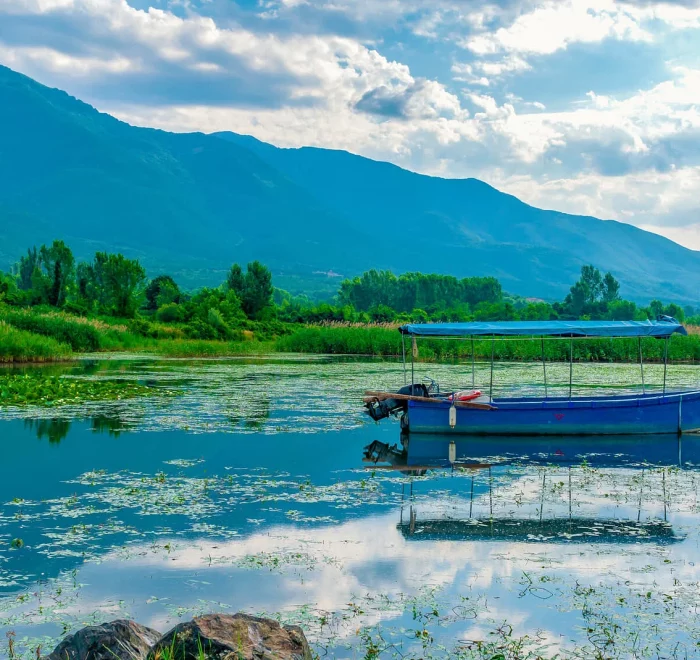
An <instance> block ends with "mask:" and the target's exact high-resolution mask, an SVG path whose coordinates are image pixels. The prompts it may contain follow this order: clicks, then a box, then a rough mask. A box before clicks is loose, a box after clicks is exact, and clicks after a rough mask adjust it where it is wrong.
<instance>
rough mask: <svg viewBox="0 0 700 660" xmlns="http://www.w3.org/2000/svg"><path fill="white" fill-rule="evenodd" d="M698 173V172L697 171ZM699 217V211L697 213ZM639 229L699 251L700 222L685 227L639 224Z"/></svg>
mask: <svg viewBox="0 0 700 660" xmlns="http://www.w3.org/2000/svg"><path fill="white" fill-rule="evenodd" d="M698 175H700V173H698ZM698 217H700V213H698ZM639 227H640V228H641V229H644V230H646V231H650V232H652V233H654V234H659V235H661V236H665V237H666V238H670V239H671V240H672V241H674V242H675V243H680V244H681V245H685V246H686V247H689V248H691V249H692V250H698V251H700V222H698V223H696V224H694V225H688V226H687V227H657V226H656V225H639Z"/></svg>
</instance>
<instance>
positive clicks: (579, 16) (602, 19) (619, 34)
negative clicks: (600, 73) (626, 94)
mask: <svg viewBox="0 0 700 660" xmlns="http://www.w3.org/2000/svg"><path fill="white" fill-rule="evenodd" d="M608 37H612V38H616V39H625V40H635V41H639V40H642V41H649V40H651V38H652V36H651V33H649V32H648V31H646V30H645V29H643V28H642V27H641V26H640V24H639V22H638V20H636V19H635V17H634V16H633V15H631V14H630V12H628V11H627V10H626V9H625V8H623V7H622V6H620V5H619V4H617V3H615V2H614V1H613V0H585V1H582V0H555V1H552V0H550V1H549V2H546V3H543V4H542V5H540V6H538V7H537V8H536V9H534V10H533V11H531V12H529V13H525V14H522V15H521V16H519V17H518V18H517V19H516V20H515V21H514V22H513V23H512V24H511V25H510V26H508V27H501V28H499V29H498V30H496V31H494V32H484V33H482V34H479V35H475V36H472V37H469V38H467V39H466V40H464V41H463V42H462V43H463V46H464V47H466V48H468V49H469V50H471V51H472V52H474V53H476V54H477V55H493V54H496V53H500V52H507V53H523V54H541V55H549V54H551V53H554V52H556V51H557V50H561V49H563V48H566V47H567V46H568V45H569V44H571V43H575V42H579V43H594V42H598V41H602V40H603V39H606V38H608Z"/></svg>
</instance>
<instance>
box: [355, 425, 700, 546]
mask: <svg viewBox="0 0 700 660" xmlns="http://www.w3.org/2000/svg"><path fill="white" fill-rule="evenodd" d="M364 461H365V462H366V463H368V464H371V466H372V469H373V470H376V469H377V468H382V467H383V468H384V469H394V470H398V471H400V472H401V473H402V474H405V475H410V476H413V477H422V476H426V475H427V474H428V472H429V471H431V470H432V471H435V473H434V475H433V476H435V477H436V478H440V475H441V474H442V475H443V476H444V477H447V478H449V477H450V476H459V477H461V479H460V480H458V481H451V482H449V483H447V484H446V488H445V490H444V491H443V495H442V496H438V497H424V496H423V497H422V496H421V494H420V492H419V490H420V485H421V482H422V481H423V480H421V479H409V480H408V481H407V482H405V483H404V484H403V486H402V506H401V514H400V520H399V523H398V525H397V528H398V529H399V530H400V532H401V534H402V535H403V536H404V537H405V538H406V539H407V540H410V541H419V540H424V541H437V540H444V541H503V542H526V543H537V542H540V543H596V544H598V543H616V544H620V543H623V544H624V543H652V544H669V543H676V542H678V541H681V540H682V539H683V538H685V534H684V533H683V532H678V531H676V530H674V529H673V527H672V525H671V522H672V521H670V520H669V510H668V506H667V504H668V499H669V498H668V493H669V492H671V490H672V489H673V488H674V487H676V486H678V484H675V483H674V482H673V480H674V479H676V478H677V477H676V474H675V473H677V472H678V471H677V469H676V468H682V469H683V470H692V469H695V468H696V466H700V438H698V437H692V436H684V437H682V438H678V437H677V436H670V437H668V438H665V437H658V436H657V437H655V438H650V437H649V436H641V437H619V438H616V437H607V438H595V439H593V438H582V437H558V438H543V437H533V438H522V437H519V438H513V439H509V438H499V439H495V438H490V439H485V438H483V437H473V438H461V439H459V440H458V441H457V442H454V437H453V436H451V437H445V436H426V435H420V436H415V435H414V436H408V435H403V436H402V438H401V442H400V444H395V445H391V446H390V445H387V444H386V443H382V442H378V441H375V442H373V443H372V444H370V445H368V446H367V447H365V451H364ZM665 468H673V469H672V470H668V469H665ZM681 474H682V473H681ZM433 488H434V484H433Z"/></svg>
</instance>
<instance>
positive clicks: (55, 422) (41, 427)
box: [24, 418, 71, 444]
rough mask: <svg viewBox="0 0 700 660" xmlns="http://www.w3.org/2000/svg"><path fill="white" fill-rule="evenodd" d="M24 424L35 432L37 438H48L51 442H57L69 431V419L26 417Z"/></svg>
mask: <svg viewBox="0 0 700 660" xmlns="http://www.w3.org/2000/svg"><path fill="white" fill-rule="evenodd" d="M24 426H25V427H26V428H28V429H31V430H32V431H34V433H36V437H37V439H39V440H44V439H46V440H48V441H49V442H50V443H52V444H54V443H55V444H58V443H59V442H61V440H63V439H64V438H65V437H66V436H67V435H68V432H69V431H70V427H71V423H70V420H67V419H60V418H52V419H26V420H24Z"/></svg>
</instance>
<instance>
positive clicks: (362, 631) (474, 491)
mask: <svg viewBox="0 0 700 660" xmlns="http://www.w3.org/2000/svg"><path fill="white" fill-rule="evenodd" d="M100 366H101V365H97V366H96V367H93V373H94V374H95V376H96V377H108V376H109V375H110V374H113V375H114V376H115V377H124V376H125V374H126V375H128V376H129V377H136V378H139V379H141V378H154V379H156V380H157V381H158V382H162V383H164V384H166V385H168V386H170V384H172V383H173V382H178V383H181V385H178V387H181V388H182V389H183V392H184V393H183V395H182V396H181V397H177V398H175V399H157V400H153V401H140V402H124V401H122V402H109V403H102V404H95V405H94V406H82V407H80V408H79V409H78V408H76V409H75V414H74V416H72V417H71V416H69V415H68V413H69V412H71V411H70V410H60V411H41V413H37V414H41V415H44V416H45V418H46V419H44V420H41V423H40V422H39V421H35V422H32V423H28V424H25V422H24V420H22V419H20V418H17V414H16V412H14V411H13V412H11V414H10V415H9V417H14V418H13V419H12V418H11V419H7V420H0V444H1V445H2V451H3V458H4V460H5V462H6V465H8V466H22V467H23V468H26V469H7V470H5V471H4V473H3V480H2V481H0V640H2V639H4V633H5V632H6V631H7V630H10V629H13V630H15V632H17V639H21V638H23V637H24V636H25V635H26V636H28V637H30V638H31V637H37V636H48V637H51V638H55V637H57V636H58V635H60V634H61V631H62V629H63V627H66V628H69V629H70V628H75V627H77V626H80V625H83V624H84V623H85V622H91V621H102V620H105V619H113V618H117V617H120V616H130V617H134V618H136V619H137V620H140V621H142V622H143V623H145V624H147V625H151V626H153V627H155V628H158V629H167V628H168V627H170V626H171V625H173V624H174V623H175V622H177V621H178V620H182V619H187V618H189V617H190V616H191V615H192V614H194V613H197V612H203V611H212V610H217V611H220V610H226V611H236V610H239V609H245V610H248V611H250V612H251V613H258V614H261V613H265V612H267V613H280V615H281V616H282V618H283V620H284V621H285V622H289V623H298V624H301V625H302V626H303V627H304V629H305V630H306V631H307V633H308V635H309V637H310V639H311V640H312V643H313V645H314V649H315V650H316V652H318V653H319V655H320V656H326V657H334V658H354V659H356V658H360V657H365V656H367V655H368V652H369V650H371V648H373V647H371V644H374V645H375V647H376V648H383V649H386V651H385V653H384V654H383V655H382V657H387V658H391V657H397V658H398V657H401V655H403V657H469V656H468V654H467V653H466V652H465V651H464V648H463V646H464V644H466V642H465V640H467V641H468V640H486V641H487V642H488V640H491V639H494V636H493V635H492V633H493V631H496V630H498V629H502V626H503V622H504V621H507V622H508V624H509V625H512V626H513V636H515V637H518V638H519V637H520V636H522V635H529V641H528V645H529V646H528V649H530V650H532V645H534V646H535V647H536V650H537V652H540V653H541V655H542V656H543V657H552V656H554V654H555V653H557V652H560V651H561V652H562V657H570V656H572V654H573V655H575V657H582V658H583V657H606V658H608V657H611V658H614V657H635V653H637V651H638V650H639V649H640V648H653V649H656V651H655V653H656V654H657V655H659V656H660V657H673V654H674V653H676V655H677V656H678V657H684V656H683V653H682V652H680V651H678V649H681V650H685V651H686V652H685V656H686V657H693V652H694V651H695V646H694V639H695V638H696V636H697V635H696V631H697V630H699V629H700V615H698V607H697V606H698V605H699V604H700V603H699V602H698V601H699V600H700V599H699V598H698V593H700V591H699V590H700V564H699V563H698V560H699V559H700V553H699V551H698V548H699V547H700V533H699V530H700V526H699V525H698V521H699V515H698V513H699V509H700V507H699V502H700V500H699V499H698V496H697V494H698V492H700V472H697V471H696V470H695V466H696V465H698V464H700V452H699V451H698V443H699V440H698V439H697V438H693V437H689V436H686V437H683V438H682V439H681V440H680V442H679V441H678V439H677V438H675V437H673V438H651V439H650V438H617V439H615V438H601V439H595V438H588V439H577V438H558V439H554V438H547V439H543V438H517V439H508V438H489V439H485V438H462V437H460V438H458V439H457V440H458V441H457V443H456V444H455V445H454V446H453V447H452V448H451V446H450V438H444V437H430V436H413V437H408V436H406V437H401V436H400V435H399V434H398V427H397V425H390V424H389V425H383V426H375V425H373V424H368V423H366V421H365V418H364V417H363V415H362V412H361V408H360V406H359V404H358V400H357V392H358V391H361V390H362V389H363V388H364V387H366V383H367V379H368V374H370V375H371V377H372V378H373V379H375V382H376V385H377V386H379V385H380V383H383V382H385V381H387V382H389V381H393V380H395V376H396V374H394V373H393V372H392V371H391V369H395V367H394V366H392V365H387V366H385V365H381V364H369V363H347V364H346V363H343V364H340V363H339V364H336V365H334V364H332V363H330V362H321V361H314V362H313V363H309V364H306V363H303V362H302V361H300V360H296V361H294V362H293V363H292V362H288V363H286V364H284V363H282V362H281V361H280V362H279V363H277V362H273V361H269V362H266V363H262V362H261V361H260V360H258V361H251V362H250V364H247V363H245V364H244V363H243V362H237V363H235V364H233V363H230V362H229V363H226V364H224V363H221V364H219V363H215V362H213V361H205V362H202V363H200V364H199V365H194V364H186V363H184V362H181V361H174V362H172V363H165V362H150V363H148V364H145V363H144V364H143V365H137V364H136V363H130V364H128V365H121V366H120V365H116V364H110V366H109V369H108V370H106V373H103V372H102V370H101V368H100ZM97 371H99V373H97ZM58 412H60V414H61V415H63V416H64V417H65V418H66V419H69V420H72V423H71V424H70V426H66V425H65V424H64V425H63V430H62V431H59V429H60V427H61V424H60V423H59V421H60V420H57V419H56V420H54V419H53V418H57V417H58V416H59V415H57V413H58ZM231 415H233V417H231ZM51 421H55V422H56V423H55V424H54V425H53V427H52V425H51V423H50V422H51ZM246 422H248V423H246ZM251 422H252V424H253V426H252V427H251V425H250V423H251ZM256 422H260V423H259V424H258V426H257V429H258V430H255V424H256ZM52 428H53V429H55V430H53V431H51V432H50V433H49V429H52ZM39 429H42V431H41V437H42V438H44V439H50V438H51V437H59V436H63V437H67V441H64V442H61V443H60V444H57V443H55V442H54V443H52V446H51V447H50V448H49V446H48V445H49V443H48V442H45V441H44V442H37V440H36V436H37V434H38V431H39ZM97 433H101V434H103V435H101V436H99V435H96V434H97ZM363 448H364V451H363ZM16 538H20V539H22V540H23V542H24V546H23V547H22V548H21V549H16V548H14V549H13V548H12V547H11V546H10V544H11V541H12V540H13V539H16ZM671 599H672V600H671ZM604 630H608V631H609V630H613V631H615V632H614V635H613V638H614V639H612V641H611V640H610V639H609V638H607V637H606V638H605V639H603V638H602V633H600V631H604ZM591 631H595V632H591ZM599 633H600V635H599ZM501 641H503V640H501ZM504 643H506V642H504ZM460 645H462V646H461V647H460ZM49 646H50V644H49V643H48V642H45V643H44V647H45V648H47V647H49ZM456 647H458V648H456ZM460 648H461V650H460ZM4 650H5V649H4V648H3V647H2V645H1V644H0V656H2V653H3V652H4ZM395 651H396V652H395ZM564 651H567V653H568V655H567V653H564ZM569 652H570V653H569ZM576 654H577V655H576ZM523 655H524V653H523ZM638 655H643V654H638ZM492 656H496V657H498V656H497V652H496V650H494V651H493V653H492V654H491V656H486V657H492ZM31 657H33V656H31ZM506 657H507V656H506ZM532 657H536V655H533V656H532Z"/></svg>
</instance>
